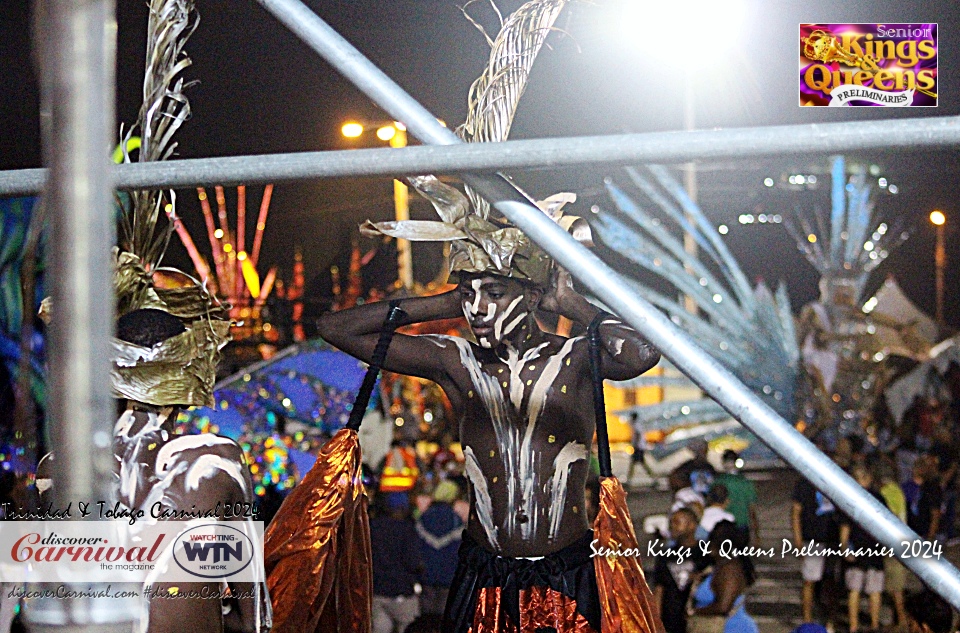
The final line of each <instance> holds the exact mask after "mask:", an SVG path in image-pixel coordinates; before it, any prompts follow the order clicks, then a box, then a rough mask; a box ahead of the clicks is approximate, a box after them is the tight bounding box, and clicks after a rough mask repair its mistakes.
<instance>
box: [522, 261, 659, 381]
mask: <svg viewBox="0 0 960 633" xmlns="http://www.w3.org/2000/svg"><path fill="white" fill-rule="evenodd" d="M540 307H541V308H542V309H544V310H546V311H547V312H554V313H557V314H560V315H561V316H565V317H567V318H568V319H570V320H572V321H576V322H577V323H581V324H583V325H589V324H590V323H591V321H593V319H594V318H595V317H596V316H597V314H599V313H600V309H599V308H597V307H596V306H594V305H592V304H591V303H590V302H589V301H587V300H586V299H584V298H583V296H581V295H580V294H579V293H578V292H577V291H576V290H574V289H573V280H572V279H571V278H570V274H569V273H568V272H566V271H564V270H560V271H559V272H558V273H557V274H556V276H555V277H554V284H553V287H552V288H550V290H549V291H548V292H547V293H546V294H544V296H543V300H542V301H541V302H540ZM599 331H600V342H601V346H602V353H601V355H600V369H601V373H602V374H603V377H604V378H607V379H609V380H629V379H630V378H636V377H637V376H639V375H640V374H642V373H643V372H645V371H647V370H648V369H650V368H652V367H653V366H654V365H656V364H657V363H658V362H659V361H660V352H659V351H658V350H657V348H655V347H654V346H653V345H651V344H650V342H649V341H647V339H645V338H643V336H641V335H640V333H639V332H637V331H636V330H634V329H633V328H632V327H630V326H629V325H627V324H625V323H624V322H623V321H621V320H620V319H619V318H617V317H615V316H613V315H610V316H609V318H606V319H604V320H603V321H602V322H601V324H600V330H599Z"/></svg>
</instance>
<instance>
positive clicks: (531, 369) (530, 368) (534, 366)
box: [527, 365, 537, 371]
mask: <svg viewBox="0 0 960 633" xmlns="http://www.w3.org/2000/svg"><path fill="white" fill-rule="evenodd" d="M527 369H529V370H530V371H536V369H537V366H536V365H530V366H529V367H528V368H527Z"/></svg>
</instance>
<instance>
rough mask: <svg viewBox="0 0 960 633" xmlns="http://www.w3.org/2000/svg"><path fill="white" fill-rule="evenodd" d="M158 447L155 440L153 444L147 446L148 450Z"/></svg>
mask: <svg viewBox="0 0 960 633" xmlns="http://www.w3.org/2000/svg"><path fill="white" fill-rule="evenodd" d="M156 447H157V443H156V442H154V443H153V444H151V445H150V446H148V447H147V450H148V451H152V450H153V449H155V448H156Z"/></svg>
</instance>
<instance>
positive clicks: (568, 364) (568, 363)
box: [567, 358, 570, 367]
mask: <svg viewBox="0 0 960 633" xmlns="http://www.w3.org/2000/svg"><path fill="white" fill-rule="evenodd" d="M567 366H568V367H569V366H570V359H569V358H568V359H567Z"/></svg>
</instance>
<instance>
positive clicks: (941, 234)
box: [930, 211, 947, 326]
mask: <svg viewBox="0 0 960 633" xmlns="http://www.w3.org/2000/svg"><path fill="white" fill-rule="evenodd" d="M930 222H932V223H933V225H934V226H936V227H937V245H936V248H935V249H934V251H933V263H934V267H935V270H936V275H937V278H936V279H937V281H936V291H937V324H938V325H940V326H943V324H944V321H943V290H944V289H943V272H944V270H945V269H946V267H947V248H946V239H945V238H946V236H945V233H946V230H945V229H946V226H947V216H946V215H944V213H943V211H934V212H933V213H931V214H930Z"/></svg>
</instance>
